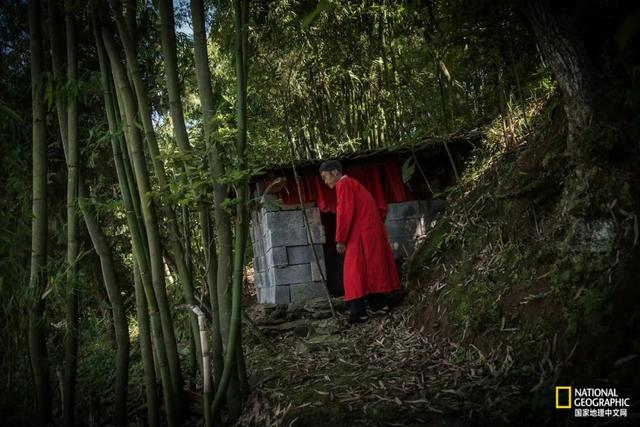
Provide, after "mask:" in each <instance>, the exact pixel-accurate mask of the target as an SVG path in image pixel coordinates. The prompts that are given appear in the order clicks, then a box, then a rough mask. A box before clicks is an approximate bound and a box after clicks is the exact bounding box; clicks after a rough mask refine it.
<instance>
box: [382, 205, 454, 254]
mask: <svg viewBox="0 0 640 427" xmlns="http://www.w3.org/2000/svg"><path fill="white" fill-rule="evenodd" d="M445 205H446V201H444V200H442V199H430V200H412V201H410V202H402V203H390V204H388V205H387V209H388V210H387V217H386V218H385V222H384V225H385V228H386V229H387V237H389V243H390V244H391V251H392V252H393V257H394V258H396V259H398V258H406V257H408V256H410V255H411V254H413V252H414V251H415V249H416V244H417V243H418V241H419V240H420V237H421V236H424V235H425V234H426V233H427V230H428V229H429V227H430V226H431V222H432V221H433V220H434V219H436V218H437V217H438V216H439V215H440V212H442V210H443V209H444V207H445Z"/></svg>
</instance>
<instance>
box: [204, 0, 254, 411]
mask: <svg viewBox="0 0 640 427" xmlns="http://www.w3.org/2000/svg"><path fill="white" fill-rule="evenodd" d="M234 9H235V62H236V79H237V100H236V109H237V110H236V114H237V118H238V136H237V138H238V139H237V145H236V147H237V153H238V160H237V164H236V165H237V166H236V167H237V168H238V170H242V171H243V170H246V168H247V158H246V143H247V82H246V78H247V71H246V67H247V63H246V55H245V54H244V52H243V51H244V49H245V48H246V38H247V21H248V19H247V18H248V2H247V1H246V0H235V2H234ZM243 9H244V10H243ZM247 193H248V191H247V184H246V183H245V182H239V183H238V184H237V206H236V216H237V218H236V226H235V242H234V257H233V284H232V295H231V296H232V303H231V318H230V322H229V337H228V340H227V346H226V353H225V358H224V370H223V372H222V378H221V380H220V384H219V385H218V389H217V391H216V395H215V398H214V400H213V405H212V410H211V412H212V416H213V417H215V416H216V414H217V412H218V410H219V408H220V404H221V403H222V398H223V396H224V394H225V391H226V387H227V385H228V383H229V379H230V378H231V374H232V373H233V371H234V370H236V366H237V362H236V357H243V354H242V350H241V349H238V346H237V345H236V343H237V341H238V336H239V334H240V326H241V324H240V317H241V316H240V314H241V297H242V277H243V274H242V273H243V267H244V252H245V247H246V234H247V233H246V227H245V224H244V223H245V222H246V221H247V219H248V218H247V210H246V199H247ZM237 350H240V351H239V352H237ZM236 353H238V354H236ZM234 403H235V404H236V405H237V404H239V403H240V402H227V404H228V405H231V404H234Z"/></svg>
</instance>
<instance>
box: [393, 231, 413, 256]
mask: <svg viewBox="0 0 640 427" xmlns="http://www.w3.org/2000/svg"><path fill="white" fill-rule="evenodd" d="M415 244H416V240H415V238H414V236H398V237H396V238H394V239H391V238H390V239H389V245H390V246H391V252H392V253H393V257H394V258H405V257H406V256H408V255H411V254H413V252H414V251H415Z"/></svg>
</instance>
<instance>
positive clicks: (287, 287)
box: [250, 207, 326, 304]
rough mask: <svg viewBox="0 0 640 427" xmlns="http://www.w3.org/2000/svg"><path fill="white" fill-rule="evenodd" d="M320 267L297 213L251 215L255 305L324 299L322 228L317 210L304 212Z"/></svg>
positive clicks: (268, 210)
mask: <svg viewBox="0 0 640 427" xmlns="http://www.w3.org/2000/svg"><path fill="white" fill-rule="evenodd" d="M305 212H306V216H307V221H308V223H309V230H310V231H311V235H312V237H313V242H314V246H315V249H316V253H317V254H318V258H319V260H320V265H318V263H317V262H316V260H315V257H314V255H313V252H312V250H311V245H309V243H308V239H307V229H306V227H305V223H304V218H303V216H302V211H301V210H273V209H264V208H263V209H259V210H255V211H253V212H252V217H251V220H252V221H251V231H250V233H251V241H252V243H253V266H254V278H255V279H254V281H255V287H256V292H257V294H258V302H259V303H270V304H287V303H290V302H298V301H306V300H309V299H312V298H316V297H319V296H324V295H325V292H324V289H323V286H322V276H321V275H320V271H321V270H322V271H323V272H324V274H325V277H326V267H325V263H324V252H323V249H322V247H323V246H322V245H323V244H324V243H325V242H326V237H325V231H324V227H323V226H322V222H321V219H320V210H319V209H318V208H317V207H313V208H308V209H306V210H305Z"/></svg>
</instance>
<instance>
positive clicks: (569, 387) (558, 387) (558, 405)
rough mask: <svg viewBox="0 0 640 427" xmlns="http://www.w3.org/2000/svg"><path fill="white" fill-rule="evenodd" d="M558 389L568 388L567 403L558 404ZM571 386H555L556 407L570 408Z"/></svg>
mask: <svg viewBox="0 0 640 427" xmlns="http://www.w3.org/2000/svg"><path fill="white" fill-rule="evenodd" d="M560 390H568V391H569V403H568V404H567V405H560ZM572 394H573V393H572V388H571V386H557V387H556V409H571V396H572Z"/></svg>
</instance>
